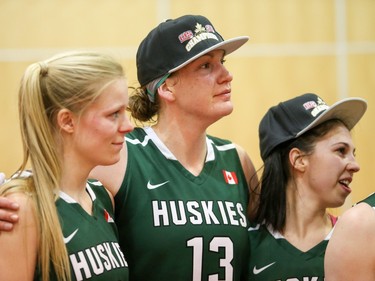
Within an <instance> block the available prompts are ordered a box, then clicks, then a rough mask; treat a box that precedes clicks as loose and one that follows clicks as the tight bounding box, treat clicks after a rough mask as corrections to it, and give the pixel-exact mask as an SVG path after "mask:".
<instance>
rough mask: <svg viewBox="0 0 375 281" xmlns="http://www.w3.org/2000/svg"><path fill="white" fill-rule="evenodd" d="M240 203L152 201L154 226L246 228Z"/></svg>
mask: <svg viewBox="0 0 375 281" xmlns="http://www.w3.org/2000/svg"><path fill="white" fill-rule="evenodd" d="M244 210H245V209H244V207H243V206H242V204H241V203H233V202H225V201H188V202H184V201H152V212H153V218H154V226H169V225H171V224H173V225H186V224H189V223H190V224H192V225H202V224H229V225H237V226H241V227H246V226H247V221H246V216H245V214H244Z"/></svg>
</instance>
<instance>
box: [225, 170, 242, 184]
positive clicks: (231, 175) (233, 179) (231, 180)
mask: <svg viewBox="0 0 375 281" xmlns="http://www.w3.org/2000/svg"><path fill="white" fill-rule="evenodd" d="M223 175H224V180H225V182H226V183H227V184H237V183H238V180H237V175H236V173H235V172H228V171H225V170H223Z"/></svg>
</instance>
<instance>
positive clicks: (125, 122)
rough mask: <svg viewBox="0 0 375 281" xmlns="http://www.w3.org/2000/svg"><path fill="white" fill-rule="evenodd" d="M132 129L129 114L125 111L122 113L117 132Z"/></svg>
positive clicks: (126, 131)
mask: <svg viewBox="0 0 375 281" xmlns="http://www.w3.org/2000/svg"><path fill="white" fill-rule="evenodd" d="M133 129H134V125H133V124H132V122H131V121H130V118H129V116H128V115H127V114H126V113H124V114H123V118H122V120H121V123H120V126H119V132H121V133H123V134H127V133H130V132H131V131H133Z"/></svg>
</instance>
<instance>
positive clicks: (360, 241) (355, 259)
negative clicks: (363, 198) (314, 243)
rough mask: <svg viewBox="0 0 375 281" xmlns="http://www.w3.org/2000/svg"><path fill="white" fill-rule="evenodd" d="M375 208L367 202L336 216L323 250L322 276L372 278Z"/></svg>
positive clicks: (334, 280) (338, 280)
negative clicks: (323, 268)
mask: <svg viewBox="0 0 375 281" xmlns="http://www.w3.org/2000/svg"><path fill="white" fill-rule="evenodd" d="M374 232H375V210H374V209H373V208H372V207H371V206H370V205H368V204H366V203H360V204H358V205H356V206H354V207H353V208H350V209H349V210H347V211H346V212H344V214H343V215H342V216H341V217H340V218H339V219H338V221H337V223H336V225H335V229H334V231H333V234H332V237H331V239H330V241H329V243H328V246H327V250H326V254H325V264H324V266H325V280H327V281H352V280H361V281H373V280H375V236H374Z"/></svg>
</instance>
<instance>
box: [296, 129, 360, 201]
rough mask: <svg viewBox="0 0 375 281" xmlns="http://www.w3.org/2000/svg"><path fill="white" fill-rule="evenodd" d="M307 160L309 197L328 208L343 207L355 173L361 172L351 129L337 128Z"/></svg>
mask: <svg viewBox="0 0 375 281" xmlns="http://www.w3.org/2000/svg"><path fill="white" fill-rule="evenodd" d="M303 157H304V158H305V160H306V162H305V164H306V167H305V168H306V169H305V173H304V180H305V183H306V186H308V187H309V191H308V192H309V196H310V197H311V198H317V199H318V201H319V202H322V206H324V207H326V208H327V207H331V208H332V207H339V206H341V205H343V204H344V202H345V199H346V197H347V196H348V195H349V194H350V192H351V189H350V187H349V184H350V183H351V182H352V180H353V174H354V173H356V172H358V171H359V169H360V167H359V165H358V163H357V162H356V160H355V147H354V144H353V141H352V137H351V135H350V132H349V130H348V129H347V128H346V127H345V126H344V125H337V126H335V127H333V128H332V129H331V130H330V131H329V132H328V133H327V134H326V135H324V136H323V137H322V138H320V139H319V140H318V141H317V142H316V144H315V148H314V151H313V153H312V154H310V155H305V156H303Z"/></svg>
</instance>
